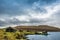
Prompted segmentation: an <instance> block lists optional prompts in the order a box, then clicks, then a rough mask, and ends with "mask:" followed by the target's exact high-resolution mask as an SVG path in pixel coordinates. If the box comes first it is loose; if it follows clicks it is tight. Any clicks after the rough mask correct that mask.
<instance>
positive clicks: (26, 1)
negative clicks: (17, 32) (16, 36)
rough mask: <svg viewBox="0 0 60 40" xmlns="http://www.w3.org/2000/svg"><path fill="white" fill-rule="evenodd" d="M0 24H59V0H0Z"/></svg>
mask: <svg viewBox="0 0 60 40" xmlns="http://www.w3.org/2000/svg"><path fill="white" fill-rule="evenodd" d="M0 4H1V5H0V26H1V27H4V26H14V25H41V24H42V25H52V26H60V21H59V20H60V18H59V17H60V3H59V0H50V1H49V0H22V1H21V0H16V1H15V0H10V1H7V0H5V1H4V0H2V1H1V0H0Z"/></svg>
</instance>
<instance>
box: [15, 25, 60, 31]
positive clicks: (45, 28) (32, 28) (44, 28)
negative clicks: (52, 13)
mask: <svg viewBox="0 0 60 40" xmlns="http://www.w3.org/2000/svg"><path fill="white" fill-rule="evenodd" d="M15 28H16V29H18V30H28V31H49V32H58V31H60V28H56V27H52V26H48V25H38V26H16V27H15Z"/></svg>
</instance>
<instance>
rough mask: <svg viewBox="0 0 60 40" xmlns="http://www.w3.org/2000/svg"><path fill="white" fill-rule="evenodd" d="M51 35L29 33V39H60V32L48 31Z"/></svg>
mask: <svg viewBox="0 0 60 40" xmlns="http://www.w3.org/2000/svg"><path fill="white" fill-rule="evenodd" d="M48 34H49V35H28V36H27V37H28V39H29V40H60V32H48Z"/></svg>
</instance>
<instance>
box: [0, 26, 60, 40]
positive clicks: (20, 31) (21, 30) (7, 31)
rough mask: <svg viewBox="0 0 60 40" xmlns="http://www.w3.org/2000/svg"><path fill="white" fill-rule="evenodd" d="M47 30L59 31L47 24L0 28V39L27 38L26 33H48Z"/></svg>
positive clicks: (24, 39) (23, 39) (14, 39)
mask: <svg viewBox="0 0 60 40" xmlns="http://www.w3.org/2000/svg"><path fill="white" fill-rule="evenodd" d="M47 31H60V29H58V28H55V27H49V26H29V27H28V26H17V27H15V28H12V27H8V28H4V29H0V40H27V39H26V37H25V36H26V35H33V34H39V35H48V34H47Z"/></svg>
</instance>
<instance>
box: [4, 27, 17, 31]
mask: <svg viewBox="0 0 60 40" xmlns="http://www.w3.org/2000/svg"><path fill="white" fill-rule="evenodd" d="M5 31H6V32H16V29H14V28H12V27H8V28H6V30H5Z"/></svg>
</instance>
